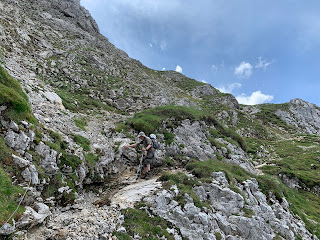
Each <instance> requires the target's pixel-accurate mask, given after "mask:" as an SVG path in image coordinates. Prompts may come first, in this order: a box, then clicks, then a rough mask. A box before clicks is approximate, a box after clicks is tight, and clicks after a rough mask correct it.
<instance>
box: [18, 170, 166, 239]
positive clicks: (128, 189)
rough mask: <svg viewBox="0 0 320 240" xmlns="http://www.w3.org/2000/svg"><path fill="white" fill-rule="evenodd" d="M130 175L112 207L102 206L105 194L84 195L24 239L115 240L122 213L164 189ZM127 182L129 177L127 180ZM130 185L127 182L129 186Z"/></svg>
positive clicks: (113, 198)
mask: <svg viewBox="0 0 320 240" xmlns="http://www.w3.org/2000/svg"><path fill="white" fill-rule="evenodd" d="M134 178H135V176H132V175H131V178H130V179H131V182H130V184H129V185H127V186H125V187H123V188H122V189H120V190H117V191H116V192H114V193H112V194H110V196H106V197H110V200H111V204H110V206H107V205H104V206H99V204H95V203H96V202H99V201H100V202H101V201H102V200H103V199H105V197H103V195H104V193H102V194H101V195H99V196H98V194H96V193H93V192H89V193H81V194H80V195H79V197H78V198H77V199H76V201H75V204H74V205H72V206H67V207H57V208H53V209H51V211H52V215H51V216H50V217H49V218H48V219H47V221H46V223H45V224H43V225H41V226H38V227H35V228H34V229H32V230H30V231H28V233H27V232H20V233H19V234H21V235H22V239H28V240H45V239H77V240H78V239H80V240H81V239H83V240H84V239H112V232H113V231H116V230H118V229H119V228H120V227H121V223H122V222H123V218H124V217H123V215H122V214H121V209H124V208H128V207H133V206H134V204H135V203H136V202H138V201H140V200H142V198H144V197H146V196H148V195H150V194H152V193H153V192H154V191H156V190H158V189H160V188H161V186H162V185H161V182H158V181H157V177H154V178H152V179H150V180H142V179H138V180H137V181H134V180H132V179H134ZM126 179H128V176H126ZM127 183H128V182H127Z"/></svg>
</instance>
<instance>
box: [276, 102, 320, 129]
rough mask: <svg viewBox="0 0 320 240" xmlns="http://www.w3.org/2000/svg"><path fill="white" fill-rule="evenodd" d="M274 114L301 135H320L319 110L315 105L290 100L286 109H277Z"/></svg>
mask: <svg viewBox="0 0 320 240" xmlns="http://www.w3.org/2000/svg"><path fill="white" fill-rule="evenodd" d="M276 114H277V115H278V116H279V117H280V118H281V119H282V120H284V121H285V122H286V123H287V124H289V125H292V126H294V127H295V128H297V129H298V130H299V131H300V132H301V133H306V134H315V135H320V108H319V107H318V106H317V105H315V104H312V103H308V102H306V101H303V100H301V99H298V98H297V99H292V100H291V101H290V103H289V106H288V109H286V110H280V109H279V110H277V111H276Z"/></svg>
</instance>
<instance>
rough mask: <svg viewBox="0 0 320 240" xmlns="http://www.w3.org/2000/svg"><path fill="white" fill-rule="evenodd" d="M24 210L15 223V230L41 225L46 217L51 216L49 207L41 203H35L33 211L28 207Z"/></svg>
mask: <svg viewBox="0 0 320 240" xmlns="http://www.w3.org/2000/svg"><path fill="white" fill-rule="evenodd" d="M25 208H26V211H25V212H24V214H23V215H22V217H21V218H20V219H19V221H18V222H17V225H16V226H17V228H24V227H29V228H32V227H34V226H36V225H38V224H40V223H42V222H43V221H44V220H45V219H46V218H47V217H48V216H50V215H51V212H50V209H49V207H48V206H47V205H45V204H43V203H36V204H35V206H34V209H33V208H31V207H28V206H27V207H25Z"/></svg>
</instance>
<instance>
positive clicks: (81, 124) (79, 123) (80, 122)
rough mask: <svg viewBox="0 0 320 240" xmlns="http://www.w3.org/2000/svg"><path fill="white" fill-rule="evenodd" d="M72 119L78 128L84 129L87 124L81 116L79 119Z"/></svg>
mask: <svg viewBox="0 0 320 240" xmlns="http://www.w3.org/2000/svg"><path fill="white" fill-rule="evenodd" d="M73 121H74V123H75V124H76V126H77V127H78V128H80V129H82V130H83V131H86V127H87V126H88V123H87V120H86V119H85V118H81V119H77V118H74V119H73Z"/></svg>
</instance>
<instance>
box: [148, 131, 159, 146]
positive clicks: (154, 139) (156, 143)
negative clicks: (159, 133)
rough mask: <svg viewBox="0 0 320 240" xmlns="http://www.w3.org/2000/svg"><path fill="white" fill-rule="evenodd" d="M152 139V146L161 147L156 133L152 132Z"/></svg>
mask: <svg viewBox="0 0 320 240" xmlns="http://www.w3.org/2000/svg"><path fill="white" fill-rule="evenodd" d="M150 139H151V141H152V147H153V148H154V149H158V148H160V143H159V142H158V141H157V138H156V135H154V134H150Z"/></svg>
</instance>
